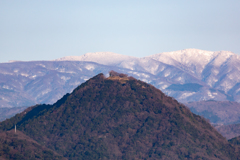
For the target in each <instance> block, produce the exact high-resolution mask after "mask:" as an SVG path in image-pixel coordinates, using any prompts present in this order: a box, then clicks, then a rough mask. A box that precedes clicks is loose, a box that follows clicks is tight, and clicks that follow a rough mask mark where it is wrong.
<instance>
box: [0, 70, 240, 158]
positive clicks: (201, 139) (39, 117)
mask: <svg viewBox="0 0 240 160" xmlns="http://www.w3.org/2000/svg"><path fill="white" fill-rule="evenodd" d="M15 124H17V128H18V130H20V131H21V132H23V133H24V134H26V135H27V136H29V137H30V138H32V139H33V140H35V141H36V142H38V143H39V144H40V145H42V146H45V147H47V148H49V149H51V150H53V151H55V152H57V153H58V154H60V155H62V156H64V157H66V158H68V159H222V160H228V159H229V160H230V159H231V160H232V159H239V158H238V157H239V153H238V149H237V148H236V147H235V146H233V145H232V144H230V143H229V142H228V141H227V140H226V139H225V138H223V137H222V136H221V135H220V134H219V133H218V132H217V131H216V130H215V129H214V128H213V127H212V126H211V125H210V124H209V123H208V122H207V121H206V120H205V119H203V118H201V117H200V116H197V115H195V114H193V113H191V111H190V110H189V109H187V108H186V107H185V106H184V105H182V104H180V103H178V102H177V101H176V100H174V99H173V98H171V97H168V96H166V95H165V94H163V93H162V92H161V91H160V90H158V89H156V88H155V87H153V86H152V85H149V84H147V83H145V82H142V81H140V80H136V79H134V78H132V77H128V76H127V75H124V74H118V73H115V72H111V73H110V77H108V78H106V77H105V76H104V75H103V74H98V75H97V76H95V77H93V78H91V79H89V80H88V81H87V82H85V83H83V84H81V85H80V86H78V87H77V88H76V89H75V90H74V91H73V92H72V93H71V94H66V95H65V96H64V97H63V98H62V99H60V100H59V101H57V102H56V103H55V104H53V105H37V106H33V107H31V108H28V109H27V110H25V111H24V112H22V113H20V114H17V115H16V116H15V117H13V118H11V119H8V120H6V121H4V122H2V123H0V129H1V130H2V131H1V132H6V131H8V130H11V129H13V128H14V126H15Z"/></svg>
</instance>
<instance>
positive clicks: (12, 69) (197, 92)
mask: <svg viewBox="0 0 240 160" xmlns="http://www.w3.org/2000/svg"><path fill="white" fill-rule="evenodd" d="M110 70H116V71H118V72H121V73H125V74H128V75H131V76H133V77H135V78H137V79H141V80H142V81H145V82H147V83H151V84H152V85H154V86H155V87H156V88H159V89H161V90H162V91H163V92H164V93H165V94H167V95H169V96H171V97H174V98H175V99H177V100H178V101H180V102H182V103H186V102H191V101H206V100H216V101H236V102H240V78H239V75H240V57H239V56H238V55H236V54H234V53H232V52H228V51H220V52H210V51H203V50H198V49H185V50H180V51H175V52H166V53H160V54H156V55H152V56H148V57H144V58H136V57H130V56H125V55H120V54H116V53H111V52H97V53H87V54H85V55H83V56H75V57H74V56H71V57H64V58H60V59H57V60H54V61H36V62H12V63H0V77H1V78H0V107H22V106H30V105H34V104H37V103H50V104H52V103H54V102H55V101H56V100H57V99H59V98H60V97H62V96H63V95H64V94H66V93H68V92H71V91H72V90H73V89H74V88H75V87H77V86H78V85H79V84H81V83H83V82H85V81H86V80H88V79H89V78H90V77H92V76H94V75H96V74H98V73H104V74H106V75H107V74H108V71H110ZM191 86H200V87H197V88H195V89H194V90H189V88H191ZM185 88H187V89H185Z"/></svg>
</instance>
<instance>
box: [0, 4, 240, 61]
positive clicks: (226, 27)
mask: <svg viewBox="0 0 240 160" xmlns="http://www.w3.org/2000/svg"><path fill="white" fill-rule="evenodd" d="M239 8H240V1H239V0H228V1H227V0H181V1H177V0H148V1H146V0H114V1H113V0H98V1H96V0H87V1H86V0H84V1H83V0H78V1H77V0H76V1H74V0H68V1H66V0H51V1H49V0H34V1H33V0H0V63H2V62H8V61H9V60H20V61H31V60H52V59H57V58H61V57H65V56H80V55H83V54H85V53H88V52H114V53H118V54H123V55H129V56H135V57H145V56H149V55H153V54H157V53H161V52H170V51H177V50H182V49H187V48H196V49H202V50H208V51H221V50H226V51H232V52H234V53H236V54H240V16H239V15H240V9H239Z"/></svg>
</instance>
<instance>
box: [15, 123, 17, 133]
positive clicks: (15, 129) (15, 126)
mask: <svg viewBox="0 0 240 160" xmlns="http://www.w3.org/2000/svg"><path fill="white" fill-rule="evenodd" d="M16 132H17V126H16V124H15V134H16Z"/></svg>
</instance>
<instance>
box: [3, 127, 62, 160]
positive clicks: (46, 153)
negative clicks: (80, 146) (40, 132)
mask: <svg viewBox="0 0 240 160" xmlns="http://www.w3.org/2000/svg"><path fill="white" fill-rule="evenodd" d="M0 159H1V160H4V159H16V160H17V159H19V160H20V159H24V160H28V159H45V160H47V159H48V160H52V159H55V160H60V159H61V160H63V159H64V160H65V159H66V158H63V157H62V156H60V155H58V154H56V153H55V152H53V151H52V150H50V149H48V148H46V147H43V146H41V145H40V144H38V143H37V142H36V141H34V140H33V139H31V138H30V137H28V136H26V135H24V134H23V133H21V132H20V131H17V133H14V131H13V130H11V131H7V132H1V133H0Z"/></svg>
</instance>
